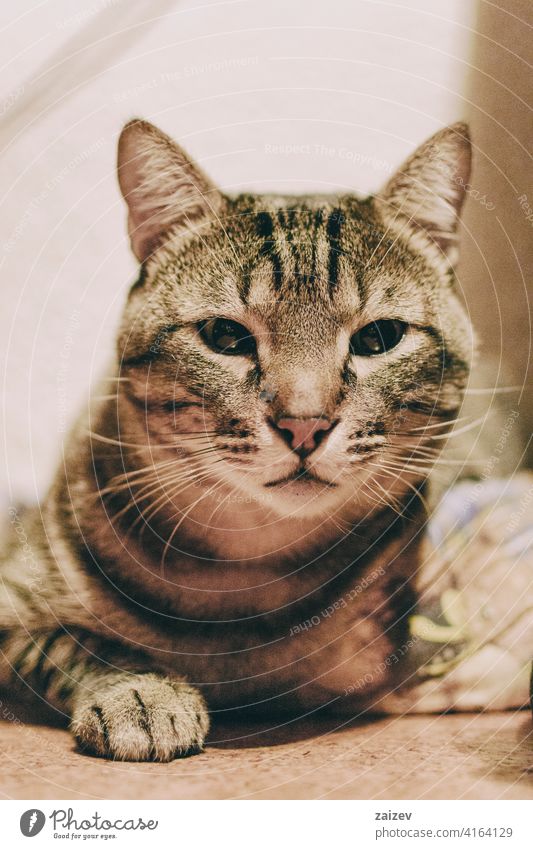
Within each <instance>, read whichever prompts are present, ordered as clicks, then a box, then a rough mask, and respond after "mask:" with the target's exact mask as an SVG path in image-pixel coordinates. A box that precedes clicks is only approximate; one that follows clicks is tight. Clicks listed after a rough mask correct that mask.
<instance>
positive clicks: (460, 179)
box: [375, 123, 471, 265]
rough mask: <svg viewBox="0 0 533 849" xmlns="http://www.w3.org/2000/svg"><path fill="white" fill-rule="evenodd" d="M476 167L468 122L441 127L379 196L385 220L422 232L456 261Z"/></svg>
mask: <svg viewBox="0 0 533 849" xmlns="http://www.w3.org/2000/svg"><path fill="white" fill-rule="evenodd" d="M470 167H471V143H470V136H469V132H468V127H467V125H466V124H463V123H457V124H453V125H452V126H450V127H445V128H444V129H443V130H440V131H439V132H438V133H436V134H435V135H434V136H432V137H431V138H430V139H429V140H428V141H427V142H425V144H423V145H422V146H421V147H419V148H418V150H416V151H415V153H414V154H412V156H410V157H409V159H408V160H407V161H406V162H405V163H404V164H403V166H402V167H401V168H400V169H399V171H397V172H396V174H395V175H394V176H393V177H392V178H391V179H390V180H389V182H388V183H387V185H386V186H385V187H384V189H383V190H382V191H381V192H380V193H379V194H378V195H377V197H376V198H375V203H376V206H377V207H378V209H379V211H380V213H381V215H382V217H383V218H384V220H385V223H386V224H388V225H389V226H392V227H393V229H395V230H398V228H400V230H403V231H404V233H405V235H406V236H407V237H409V235H411V236H412V235H413V234H414V233H418V234H422V235H423V236H424V237H425V239H426V241H428V240H429V242H430V243H432V244H433V245H435V246H436V247H437V248H438V249H440V251H441V252H442V253H441V255H442V254H443V255H444V256H445V257H446V259H447V260H448V262H449V263H450V265H454V264H455V262H456V260H457V254H458V235H457V228H458V224H459V216H460V214H461V208H462V206H463V202H464V199H465V194H466V189H467V188H468V180H469V177H470Z"/></svg>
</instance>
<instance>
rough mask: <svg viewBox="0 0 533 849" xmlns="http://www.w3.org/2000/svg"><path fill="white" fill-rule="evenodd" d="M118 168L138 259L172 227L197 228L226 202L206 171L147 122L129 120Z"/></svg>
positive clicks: (151, 249)
mask: <svg viewBox="0 0 533 849" xmlns="http://www.w3.org/2000/svg"><path fill="white" fill-rule="evenodd" d="M117 171H118V181H119V184H120V189H121V191H122V195H123V197H124V200H125V201H126V203H127V205H128V231H129V236H130V240H131V247H132V250H133V253H134V254H135V256H136V257H137V259H138V260H139V262H144V261H145V260H147V259H148V257H149V256H151V254H152V253H153V252H154V250H156V248H158V247H159V246H160V245H161V244H163V243H164V241H165V236H166V234H167V233H168V231H169V230H170V229H172V228H174V227H182V228H183V229H184V230H189V229H197V228H198V227H199V226H200V225H201V224H202V223H204V222H205V221H206V220H209V219H213V218H216V216H217V214H218V211H219V210H220V208H221V206H222V200H223V196H222V194H221V193H220V192H219V190H218V189H217V188H216V187H215V186H214V185H213V184H212V183H211V181H210V180H209V179H208V178H207V177H206V175H205V174H204V173H203V171H201V169H200V168H198V166H197V165H195V164H194V163H193V162H192V160H191V159H189V157H188V156H187V154H186V153H184V151H183V150H182V149H181V148H180V147H179V146H178V145H177V144H176V143H175V142H174V141H173V140H172V139H171V138H169V136H167V135H166V134H165V133H163V132H162V131H161V130H159V129H158V128H157V127H154V125H153V124H150V123H149V122H148V121H140V120H134V121H130V122H129V123H128V124H126V126H125V127H124V129H123V130H122V133H121V134H120V139H119V143H118V162H117Z"/></svg>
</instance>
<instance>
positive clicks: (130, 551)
mask: <svg viewBox="0 0 533 849" xmlns="http://www.w3.org/2000/svg"><path fill="white" fill-rule="evenodd" d="M430 149H431V151H432V155H433V154H434V151H435V150H437V151H438V152H440V153H439V156H436V157H435V156H433V159H432V160H428V155H427V150H426V151H425V152H424V150H425V149H424V150H423V151H422V153H419V154H418V155H417V156H415V157H414V158H413V159H412V160H410V161H409V163H408V165H407V166H406V169H404V171H403V172H400V174H399V175H397V177H396V178H395V179H394V180H392V181H391V183H390V184H389V186H388V187H386V188H385V189H384V191H383V192H382V193H381V194H380V195H379V196H378V197H377V198H375V199H373V198H370V199H367V200H358V199H357V198H356V197H355V196H352V195H347V196H343V197H333V198H329V197H321V196H311V197H277V196H257V195H240V196H238V197H234V198H228V197H225V196H224V195H223V194H222V193H221V192H219V191H218V190H217V189H216V188H215V187H214V186H213V185H212V184H211V182H210V181H209V180H208V178H207V177H206V176H205V175H203V174H202V173H201V172H200V171H199V170H198V169H197V168H196V166H195V165H193V163H192V162H191V161H190V160H189V159H188V157H187V156H186V155H185V154H184V153H183V152H182V151H181V150H180V149H179V148H178V147H177V146H176V145H175V144H174V143H173V142H172V141H171V140H170V139H168V138H167V137H166V136H164V134H162V133H160V132H159V131H158V130H156V129H155V128H154V127H152V126H151V125H147V124H146V123H144V122H133V123H132V124H130V125H128V126H127V127H126V129H125V131H124V133H123V136H122V137H121V142H120V147H119V179H120V184H121V188H122V190H123V193H124V195H125V197H126V201H127V203H128V212H129V232H130V238H131V241H132V246H133V249H134V251H135V253H136V255H137V257H138V259H139V261H140V263H141V273H140V275H139V278H138V280H137V281H136V283H135V284H134V285H133V286H132V289H131V292H130V295H129V298H128V301H127V303H126V305H125V309H124V315H123V319H122V323H121V326H120V329H119V333H118V339H117V356H116V360H115V362H114V363H113V364H112V367H111V369H110V372H109V375H108V376H107V377H106V378H105V380H104V381H103V384H102V386H100V387H98V389H97V391H96V393H95V397H94V399H93V400H92V401H91V404H90V408H89V411H88V412H87V413H84V415H83V416H82V417H81V418H80V420H79V421H78V423H77V424H76V425H75V427H74V428H73V430H72V433H71V435H70V438H69V441H68V444H67V447H66V453H65V458H64V463H63V464H62V465H61V468H60V469H59V470H58V474H57V478H56V480H55V482H54V484H53V486H52V487H51V490H50V492H49V494H48V496H47V498H46V499H45V501H44V503H43V505H42V507H41V509H40V510H39V511H28V512H27V513H23V514H21V515H19V514H18V513H16V512H14V513H13V515H12V517H11V518H12V521H11V525H12V527H11V532H10V535H6V537H5V550H4V552H3V556H2V562H3V567H2V575H3V584H2V587H1V592H2V596H1V597H0V599H1V600H0V614H1V617H0V622H1V628H2V631H1V635H2V636H1V643H0V647H1V650H2V657H3V666H2V679H3V680H5V681H10V682H11V683H12V684H15V683H16V684H17V686H19V685H21V683H22V682H25V684H26V686H27V687H29V688H31V689H32V690H34V691H35V692H36V693H37V694H38V695H39V696H40V697H41V698H43V699H45V700H46V701H48V702H49V703H50V704H52V705H53V706H54V707H55V708H56V709H57V710H59V711H62V712H63V713H65V714H66V715H67V716H69V717H70V719H71V726H72V730H73V733H74V735H75V737H76V739H77V740H78V742H79V744H80V746H82V747H83V748H84V749H85V750H87V751H89V752H92V753H94V754H97V755H105V756H110V757H115V758H123V759H139V760H146V759H156V760H168V759H170V758H172V757H175V756H178V755H183V754H189V753H192V752H195V751H198V750H199V749H200V748H201V746H202V744H203V741H204V738H205V735H206V733H207V729H208V717H207V711H206V707H205V702H204V697H205V698H206V699H207V702H208V703H209V704H210V705H211V706H212V708H213V709H221V710H225V711H234V710H236V709H240V708H245V709H247V710H252V709H255V710H267V711H269V712H270V713H273V712H286V711H292V712H294V711H298V710H310V709H315V708H317V707H320V706H330V707H332V708H335V709H336V710H339V711H344V712H348V713H353V712H354V711H356V710H362V709H367V708H369V707H371V706H373V705H374V706H376V707H377V708H378V709H379V702H380V699H381V698H382V697H383V695H384V694H385V693H387V692H388V691H390V689H391V688H392V687H394V686H395V683H396V682H395V680H394V678H393V676H392V673H391V671H390V670H389V669H387V670H384V668H383V666H384V663H383V661H384V658H386V657H388V656H389V655H390V653H391V651H392V650H393V648H394V646H395V645H398V644H401V641H403V640H405V636H406V616H407V614H408V612H409V611H410V610H411V609H412V607H413V605H414V604H415V603H416V582H417V570H418V567H419V565H420V555H419V550H420V543H421V530H422V528H423V524H424V521H425V518H426V508H427V503H428V499H430V498H431V491H432V488H433V486H434V478H435V474H434V461H435V459H436V457H437V453H438V451H439V450H440V448H441V446H442V444H443V443H442V438H443V437H444V436H445V435H446V432H447V429H448V427H449V426H451V424H452V423H453V421H454V420H455V418H456V417H457V415H458V412H459V408H460V405H461V402H462V395H463V389H464V386H465V383H466V381H467V378H468V374H469V369H470V362H471V359H472V348H473V342H472V334H471V329H470V325H469V322H468V318H467V316H466V314H465V311H464V309H463V306H462V304H461V302H460V299H459V297H458V295H457V293H456V291H455V286H454V280H453V272H452V271H451V261H452V260H453V254H454V250H455V247H454V245H455V240H456V225H457V217H458V214H459V210H460V205H461V196H460V191H459V190H458V189H457V186H458V185H459V183H454V180H455V177H456V176H457V175H458V176H459V177H461V179H462V175H464V163H465V162H466V160H467V159H468V150H469V148H468V141H467V138H466V132H465V130H464V128H462V127H455V128H451V129H448V130H445V131H442V133H441V134H440V135H438V136H437V137H435V139H434V140H433V141H432V144H431V148H430ZM439 157H440V158H439ZM443 161H444V162H445V165H446V167H445V168H443ZM417 163H418V164H417ZM432 163H433V164H432ZM435 168H437V171H438V173H435V171H434V169H435ZM421 181H422V183H423V185H422V183H421ZM463 182H464V183H466V181H463ZM417 193H418V194H417ZM417 197H418V200H419V206H421V208H422V210H423V216H422V217H420V216H417V205H416V203H417ZM432 199H433V203H432ZM433 209H434V212H435V216H434V220H433V218H432V210H433ZM216 317H223V318H226V319H231V320H233V321H236V322H239V323H240V324H242V325H243V326H244V327H246V328H247V329H248V330H249V332H250V333H251V334H253V336H254V337H255V340H256V349H255V350H256V353H255V355H254V356H248V357H245V356H233V357H229V356H224V355H222V354H220V353H217V352H215V351H213V350H212V349H210V348H209V347H208V346H207V345H206V343H205V341H204V340H203V338H202V335H201V327H202V326H203V325H202V323H203V322H205V321H207V320H210V319H214V318H216ZM380 319H395V320H398V321H403V322H405V323H406V324H407V325H408V326H409V330H408V332H407V334H406V336H405V337H404V339H402V341H401V342H400V343H399V345H398V346H397V347H396V348H394V349H393V350H391V351H389V352H388V353H386V354H384V355H382V356H378V357H363V356H357V355H355V354H353V353H352V349H351V348H350V338H351V337H352V335H353V334H354V333H356V332H357V331H358V330H359V329H360V328H361V327H363V326H365V325H366V324H368V323H370V322H372V321H375V320H380ZM282 415H284V416H292V417H296V418H298V417H309V416H327V417H328V418H329V420H330V421H332V422H334V424H335V427H334V428H333V429H332V430H331V432H330V433H328V436H327V438H326V439H325V440H324V441H323V442H321V443H320V446H319V447H318V448H317V450H316V451H315V452H314V453H313V454H311V457H310V458H309V460H306V461H305V462H306V467H305V470H304V471H303V472H302V473H301V475H300V480H296V481H293V480H291V476H293V475H294V474H295V473H297V474H300V472H299V471H298V469H300V466H301V459H300V457H297V456H296V455H295V453H294V452H293V451H291V450H290V448H289V447H288V445H287V444H286V442H285V441H284V440H283V439H282V438H280V436H279V432H278V431H276V430H275V428H274V427H273V426H272V422H273V421H275V420H276V419H277V418H279V417H280V416H282ZM361 587H365V589H364V592H363V591H361ZM324 611H330V612H329V613H328V614H325V613H324ZM306 622H307V623H309V622H311V623H312V625H313V627H308V626H306V627H300V626H301V623H306ZM185 678H186V679H188V681H189V682H190V683H186V682H185ZM355 679H364V680H365V681H366V682H367V683H366V684H365V687H364V688H363V689H359V691H358V692H357V694H356V696H353V695H352V696H350V698H346V697H345V693H346V691H347V688H349V684H350V681H353V680H355ZM448 696H449V694H448ZM443 706H446V705H443Z"/></svg>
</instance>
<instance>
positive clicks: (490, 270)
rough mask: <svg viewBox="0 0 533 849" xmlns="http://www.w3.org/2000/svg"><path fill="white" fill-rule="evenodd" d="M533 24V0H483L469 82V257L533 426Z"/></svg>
mask: <svg viewBox="0 0 533 849" xmlns="http://www.w3.org/2000/svg"><path fill="white" fill-rule="evenodd" d="M532 25H533V3H532V2H531V0H498V2H496V3H488V2H484V0H481V2H479V6H478V15H477V20H476V24H475V27H476V30H477V35H476V37H475V41H474V44H473V47H472V59H471V67H470V71H469V74H468V78H467V89H466V96H467V98H468V100H469V101H470V103H469V104H468V106H467V113H468V114H469V120H470V124H471V127H472V133H473V139H474V143H475V151H476V152H475V169H474V174H473V177H472V183H471V184H472V187H473V193H472V196H471V197H470V198H469V201H468V204H467V207H466V211H465V218H464V223H465V232H464V239H463V249H462V260H461V266H460V279H461V282H462V284H463V286H464V290H465V294H466V298H467V302H468V305H469V307H470V310H471V314H472V317H473V319H474V322H475V325H476V327H477V328H478V331H479V334H480V336H481V341H482V353H483V354H484V353H491V354H493V355H494V356H495V357H496V359H497V361H498V362H499V363H500V364H501V365H502V367H503V370H504V373H502V375H501V377H500V382H501V383H502V384H503V383H513V384H517V385H518V386H520V387H521V389H520V391H519V392H518V393H517V394H516V395H514V394H513V395H511V396H509V401H510V402H511V401H512V404H513V405H514V406H515V407H516V405H517V404H519V405H520V406H519V409H520V411H521V413H522V415H521V421H522V426H523V430H524V431H525V432H527V433H530V432H531V430H532V429H533V371H532V369H531V365H530V361H531V356H530V348H531V345H532V330H531V320H532V313H531V300H532V298H533V283H532V274H533V167H532V153H533V114H532V111H531V105H532V93H533V73H532V71H531V67H529V68H528V67H527V64H526V63H529V64H530V65H531V63H533V35H532V30H531V26H532ZM476 192H479V195H477V196H476V194H475V193H476ZM524 195H525V196H526V197H527V200H526V201H524V200H523V201H522V204H523V205H522V206H521V205H520V201H519V199H520V198H521V197H523V196H524ZM526 203H528V204H529V207H530V209H529V210H528V209H527V207H526V206H525V204H526ZM528 213H530V214H531V217H530V220H529V221H528V220H527V217H526V216H527V214H528ZM528 366H529V372H528ZM529 459H530V462H531V461H532V460H533V452H531V450H530V453H529Z"/></svg>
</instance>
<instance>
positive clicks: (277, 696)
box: [100, 571, 403, 711]
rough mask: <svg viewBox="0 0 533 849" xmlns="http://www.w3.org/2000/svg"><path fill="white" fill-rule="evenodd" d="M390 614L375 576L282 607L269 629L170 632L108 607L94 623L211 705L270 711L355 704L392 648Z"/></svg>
mask: <svg viewBox="0 0 533 849" xmlns="http://www.w3.org/2000/svg"><path fill="white" fill-rule="evenodd" d="M374 576H377V577H374ZM400 606H403V605H399V598H396V599H395V600H394V602H392V601H391V593H390V585H389V584H385V582H384V580H383V576H382V574H380V573H379V572H376V571H374V572H372V571H371V572H370V573H367V575H366V576H362V577H361V576H360V577H359V579H358V580H357V581H356V582H354V583H353V584H351V585H348V586H345V587H344V588H343V591H342V592H341V593H331V594H329V595H327V596H325V597H324V598H323V599H322V601H321V602H320V603H318V602H317V603H316V604H315V605H314V606H308V607H307V609H306V612H305V614H304V615H300V614H299V612H298V608H297V607H295V608H294V612H293V614H291V607H289V608H288V610H287V611H286V612H285V614H283V615H279V616H278V617H277V618H276V619H275V620H272V621H270V620H269V619H268V618H262V617H250V618H246V617H236V618H235V620H234V621H226V622H223V623H220V622H218V623H216V622H211V623H209V622H203V623H194V622H189V623H187V624H185V623H183V622H182V623H175V625H172V624H171V623H169V622H168V621H166V622H165V621H162V620H160V619H157V618H156V617H153V616H151V617H150V616H143V617H139V616H132V614H131V612H130V611H128V610H127V609H125V608H123V607H121V606H120V607H119V606H113V605H111V606H110V605H108V606H107V609H106V614H105V617H104V616H100V621H101V622H105V627H106V630H109V631H110V632H114V633H115V634H116V633H120V634H121V635H122V637H123V638H125V639H126V640H127V642H129V643H130V644H134V645H137V646H142V647H143V649H144V650H145V651H146V650H147V651H148V652H149V654H150V655H151V656H152V657H153V659H154V664H156V665H157V666H158V667H161V668H163V669H164V670H165V671H167V672H168V673H173V674H179V675H185V676H187V678H188V679H189V680H190V681H191V683H194V684H196V685H198V686H200V687H201V688H202V689H203V690H204V692H205V695H206V697H207V699H208V701H209V703H210V704H211V705H212V706H214V707H221V708H228V707H231V708H234V707H235V706H239V707H248V706H250V705H256V706H257V705H264V706H265V707H268V706H270V708H271V709H272V711H276V710H278V709H279V710H285V709H287V708H288V707H294V705H298V706H303V707H306V708H313V707H317V706H319V705H324V704H329V703H332V704H334V703H336V702H337V701H339V700H340V701H343V700H346V699H347V698H348V699H349V700H350V701H352V702H353V701H355V702H359V701H360V700H364V698H366V696H367V695H368V694H369V693H370V694H371V693H373V692H376V691H377V690H379V688H380V686H381V684H382V682H383V680H384V677H385V676H386V675H388V673H389V670H388V668H387V664H386V660H387V657H389V656H390V654H391V652H392V651H393V649H394V645H395V643H396V642H397V641H398V635H397V630H398V621H399V619H400V618H401V612H400Z"/></svg>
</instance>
